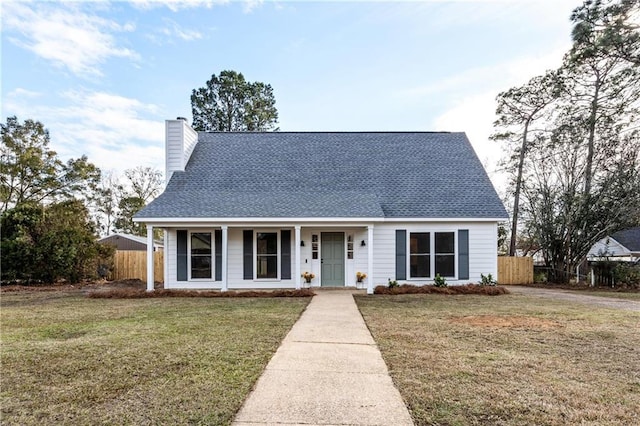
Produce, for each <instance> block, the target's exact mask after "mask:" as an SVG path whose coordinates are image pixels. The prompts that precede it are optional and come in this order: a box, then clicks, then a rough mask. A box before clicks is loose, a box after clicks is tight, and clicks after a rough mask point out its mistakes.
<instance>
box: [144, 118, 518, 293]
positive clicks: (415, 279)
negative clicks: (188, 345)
mask: <svg viewBox="0 0 640 426" xmlns="http://www.w3.org/2000/svg"><path fill="white" fill-rule="evenodd" d="M166 155H167V158H166V168H167V170H166V176H167V179H168V183H167V186H166V189H165V191H164V193H162V194H161V195H160V196H159V197H158V198H156V199H155V200H153V201H152V202H151V203H150V204H149V205H148V206H146V207H145V208H144V209H142V210H141V211H140V212H139V213H138V214H137V215H136V216H135V218H134V220H135V221H136V222H144V223H146V224H147V232H148V234H149V235H151V234H152V230H153V228H161V229H163V230H164V231H165V234H164V235H165V237H164V238H165V243H164V246H165V258H164V262H165V265H164V267H165V271H164V276H165V283H164V286H165V288H189V289H194V288H203V289H221V290H223V291H224V290H227V289H232V288H233V289H243V288H300V287H301V286H303V285H304V284H303V279H302V278H301V274H302V273H304V272H310V273H313V274H314V275H315V278H314V279H313V281H312V282H311V285H312V286H331V287H343V286H352V287H353V286H358V287H361V288H364V287H366V288H367V291H368V292H369V293H372V292H373V287H374V285H378V284H387V280H388V279H392V280H394V279H396V280H398V281H400V282H402V283H405V282H406V283H411V284H418V285H421V284H427V283H432V282H433V279H434V277H435V275H436V274H440V275H441V276H444V277H446V279H447V281H448V282H449V283H450V284H464V283H468V282H477V281H479V280H480V274H492V275H493V276H497V224H498V222H499V221H502V220H505V219H507V213H506V211H505V209H504V206H503V205H502V202H501V201H500V199H499V198H498V195H497V194H496V192H495V190H494V188H493V186H492V185H491V182H490V180H489V178H488V177H487V175H486V173H485V171H484V169H483V167H482V165H481V163H480V161H479V160H478V158H477V156H476V154H475V152H474V150H473V148H472V147H471V144H470V143H469V140H468V139H467V137H466V136H465V134H464V133H448V132H268V133H267V132H261V133H255V132H242V133H235V132H223V133H206V132H195V131H194V130H193V129H192V128H191V127H190V126H189V125H188V124H187V123H186V120H184V119H177V120H168V121H167V122H166ZM150 257H151V255H150V254H149V258H150ZM152 264H153V262H148V265H152ZM150 269H151V268H150ZM357 272H362V273H365V274H366V275H367V277H366V278H365V279H364V280H363V281H362V283H357V282H356V274H357ZM148 277H149V278H148V281H149V283H151V284H150V285H149V287H148V288H149V289H150V290H152V289H153V271H152V270H150V272H149V274H148Z"/></svg>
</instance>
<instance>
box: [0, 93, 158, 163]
mask: <svg viewBox="0 0 640 426" xmlns="http://www.w3.org/2000/svg"><path fill="white" fill-rule="evenodd" d="M23 92H24V89H19V90H14V91H12V92H11V93H9V94H8V95H7V96H6V98H5V99H4V100H3V101H4V102H3V109H5V111H7V112H8V113H9V114H10V115H13V114H15V115H17V116H18V118H19V119H21V120H22V119H25V118H28V117H38V120H40V121H41V122H42V123H43V124H44V125H45V127H46V128H47V129H49V132H50V135H51V147H52V149H54V150H55V151H57V152H58V153H59V154H60V156H61V158H63V159H68V158H71V157H74V158H75V157H79V156H81V155H87V156H88V157H89V161H91V162H93V163H94V164H96V165H97V166H98V167H100V168H101V169H105V170H106V169H115V170H117V171H123V170H125V169H128V168H131V167H135V166H138V165H144V166H152V167H155V168H159V169H161V170H163V169H164V122H163V120H162V119H160V118H158V116H159V115H161V114H162V112H161V111H160V108H159V107H158V106H156V105H153V104H145V103H143V102H140V101H139V100H137V99H132V98H126V97H123V96H119V95H114V94H111V93H105V92H90V91H82V90H75V91H69V92H66V93H63V94H62V96H61V98H62V101H61V102H58V104H60V105H61V106H48V105H44V104H41V103H39V104H35V105H34V103H32V102H29V99H26V98H25V97H24V96H23Z"/></svg>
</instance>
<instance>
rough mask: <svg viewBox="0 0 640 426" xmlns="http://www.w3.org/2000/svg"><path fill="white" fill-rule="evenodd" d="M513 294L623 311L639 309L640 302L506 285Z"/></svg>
mask: <svg viewBox="0 0 640 426" xmlns="http://www.w3.org/2000/svg"><path fill="white" fill-rule="evenodd" d="M508 288H509V291H510V292H511V293H513V294H526V295H527V296H537V297H544V298H547V299H555V300H564V301H567V302H575V303H581V304H583V305H592V306H599V307H603V308H611V309H621V310H625V311H639V312H640V302H636V301H633V300H626V299H615V298H612V297H601V296H589V295H587V294H582V293H578V292H577V291H571V290H555V289H548V288H540V287H522V286H508Z"/></svg>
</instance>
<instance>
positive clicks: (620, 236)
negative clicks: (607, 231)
mask: <svg viewBox="0 0 640 426" xmlns="http://www.w3.org/2000/svg"><path fill="white" fill-rule="evenodd" d="M611 236H612V237H613V239H615V240H616V241H617V242H619V243H620V244H622V245H623V246H625V247H626V248H627V250H629V251H632V252H636V251H640V226H638V227H635V228H630V229H625V230H623V231H618V232H614V233H613V234H611Z"/></svg>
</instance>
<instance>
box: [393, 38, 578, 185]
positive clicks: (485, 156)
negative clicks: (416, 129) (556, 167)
mask: <svg viewBox="0 0 640 426" xmlns="http://www.w3.org/2000/svg"><path fill="white" fill-rule="evenodd" d="M568 48H569V45H566V46H560V47H558V48H557V49H554V50H553V51H551V52H549V53H547V54H544V55H537V56H535V55H534V56H526V57H520V58H517V59H514V60H511V61H509V62H506V63H501V64H497V65H494V66H491V67H485V68H478V69H470V70H466V71H464V72H462V73H460V74H456V75H453V76H451V77H448V78H447V79H444V80H442V81H437V82H435V83H433V84H430V85H427V86H422V87H416V88H413V89H411V90H407V91H404V92H403V93H400V94H401V95H403V96H406V97H407V98H409V99H415V98H418V97H424V96H427V95H432V94H434V93H439V95H438V96H443V97H447V98H450V99H454V101H453V103H452V104H451V106H450V107H448V108H447V109H446V110H445V111H444V112H442V113H441V114H439V115H438V116H437V117H435V118H434V119H433V123H432V127H433V128H435V129H438V130H450V131H464V132H466V134H467V136H468V137H469V139H470V141H471V144H472V145H473V147H474V149H475V151H476V153H477V154H478V157H479V158H480V161H482V163H483V165H484V166H485V169H486V170H487V172H488V174H489V177H490V178H491V180H492V181H493V184H494V186H496V188H497V189H498V191H499V192H503V191H504V190H505V189H506V185H507V176H506V175H505V174H504V173H503V172H501V171H499V170H498V163H499V161H500V159H501V158H502V155H503V145H502V143H498V142H494V141H491V140H489V136H490V135H491V134H492V133H493V122H494V121H495V119H496V117H495V108H496V101H495V98H496V96H497V95H498V93H499V92H501V91H504V90H507V89H509V88H510V87H513V86H518V85H522V84H525V83H526V82H527V81H529V80H530V79H531V78H533V77H535V76H536V75H541V74H543V73H544V72H545V71H546V70H549V69H555V68H558V66H559V65H560V64H561V60H562V55H563V53H564V52H566V51H567V50H568Z"/></svg>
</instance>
